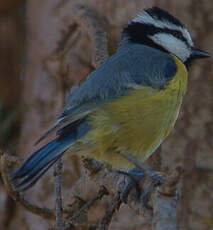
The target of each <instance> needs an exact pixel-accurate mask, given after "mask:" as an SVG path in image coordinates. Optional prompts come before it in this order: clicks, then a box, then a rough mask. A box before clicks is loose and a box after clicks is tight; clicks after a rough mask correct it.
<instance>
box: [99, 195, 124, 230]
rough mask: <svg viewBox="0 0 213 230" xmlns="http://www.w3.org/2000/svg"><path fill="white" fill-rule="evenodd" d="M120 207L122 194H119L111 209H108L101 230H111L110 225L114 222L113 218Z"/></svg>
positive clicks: (111, 204) (110, 206)
mask: <svg viewBox="0 0 213 230" xmlns="http://www.w3.org/2000/svg"><path fill="white" fill-rule="evenodd" d="M120 205H121V200H120V194H119V193H118V194H117V195H116V197H115V199H113V200H112V202H111V203H110V205H109V207H108V208H107V210H106V213H105V215H104V217H103V219H102V220H101V223H100V226H99V230H107V229H108V228H109V224H110V222H111V220H112V217H113V215H114V213H115V212H116V210H118V209H119V208H120Z"/></svg>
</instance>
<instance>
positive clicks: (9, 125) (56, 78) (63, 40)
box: [0, 0, 213, 230]
mask: <svg viewBox="0 0 213 230" xmlns="http://www.w3.org/2000/svg"><path fill="white" fill-rule="evenodd" d="M75 2H76V3H77V2H81V3H83V4H84V3H86V4H87V5H89V6H91V7H92V8H93V9H95V10H97V11H98V12H99V14H100V15H101V16H102V17H104V18H105V20H106V21H107V22H108V24H107V32H108V38H109V42H108V43H109V44H108V45H109V52H110V54H113V53H114V52H115V50H116V48H117V45H118V42H119V39H120V33H121V31H122V28H123V26H124V25H125V24H126V23H128V21H129V20H131V18H132V17H134V16H135V15H136V14H137V13H138V12H139V11H140V10H141V9H142V8H145V7H150V6H159V7H162V8H164V9H165V10H167V11H169V12H171V13H172V14H174V15H175V16H176V17H177V18H179V19H180V20H181V21H182V22H183V23H184V24H185V25H187V27H188V29H189V31H190V32H191V35H192V37H193V40H194V42H195V44H196V46H197V47H199V48H201V49H203V50H205V51H208V52H209V53H210V54H213V45H212V44H213V43H212V41H213V1H212V0H202V1H199V0H187V1H185V0H179V1H175V0H158V1H157V0H131V1H129V0H107V1H105V0H87V1H86V0H85V1H83V0H82V1H78V0H46V1H42V0H36V1H35V0H28V1H24V0H1V1H0V149H3V150H4V151H7V152H10V153H12V154H14V155H17V156H18V157H19V158H20V159H21V161H23V160H24V159H26V157H27V156H29V154H30V153H31V152H32V151H34V150H35V147H33V144H34V143H35V141H36V140H37V139H38V138H39V136H40V135H41V134H43V133H44V131H45V130H47V129H48V128H49V127H50V126H51V125H52V124H53V123H54V121H55V120H56V118H57V117H58V116H59V115H60V112H61V109H62V107H63V103H64V98H65V95H66V94H67V92H68V91H69V90H70V89H71V87H72V86H73V85H76V84H80V83H81V82H82V81H83V80H84V79H85V78H86V77H87V75H88V73H90V72H91V71H92V70H93V66H92V64H91V60H92V48H91V47H92V44H91V40H90V38H89V36H88V34H87V33H86V32H85V31H83V30H82V29H80V28H77V26H76V24H75V23H74V22H73V21H72V17H71V15H70V12H71V9H72V4H73V3H75ZM67 43H70V44H71V45H70V47H71V48H70V49H69V50H68V52H67V53H66V55H65V57H64V56H63V55H62V56H61V52H60V51H61V50H63V49H64V46H65V44H67ZM59 56H60V57H62V58H61V59H60V62H58V59H57V58H58V57H59ZM212 149H213V61H212V59H209V60H201V61H199V62H195V63H194V65H193V66H192V68H191V69H190V74H189V84H188V92H187V95H186V96H185V100H184V104H183V107H182V110H181V113H180V116H179V119H178V121H177V124H176V126H175V129H174V130H173V132H172V133H171V134H170V136H169V138H167V140H166V141H165V142H164V144H163V145H162V157H163V160H162V170H163V171H166V172H167V171H168V170H169V169H171V168H174V167H175V166H176V165H181V166H183V167H184V170H185V174H184V176H183V178H182V182H181V185H180V190H181V194H180V196H181V197H180V207H179V216H180V227H181V229H182V230H184V229H187V230H188V229H193V230H201V229H202V230H210V229H213V205H212V204H213V193H212V191H213V157H212V156H213V155H212ZM65 158H66V160H65V161H66V162H65V161H64V162H65V163H64V171H63V201H64V205H68V204H70V203H71V202H72V198H71V197H72V195H73V194H75V193H77V192H78V191H79V190H78V189H81V191H82V188H83V191H84V193H85V194H83V195H82V196H84V197H83V198H84V199H89V197H91V194H93V192H94V191H96V190H97V187H96V186H95V185H94V184H93V183H92V182H89V183H88V182H87V180H88V179H87V178H86V177H85V183H81V185H78V179H79V178H80V177H81V176H82V174H84V169H83V168H82V166H81V161H80V160H79V159H78V158H77V157H68V156H66V157H65ZM11 170H12V169H11ZM73 185H76V188H74V189H71V187H72V186H73ZM74 187H75V186H74ZM25 196H26V198H27V199H29V200H31V201H33V202H36V203H37V204H38V205H41V206H48V207H51V208H54V177H53V171H51V172H49V173H48V174H47V175H46V176H45V177H44V178H43V179H42V180H41V181H40V182H39V183H38V184H36V186H35V187H33V189H31V190H30V191H28V192H26V194H25ZM107 203H108V200H107V199H105V200H104V201H103V202H102V203H99V204H97V205H96V206H95V207H94V208H93V210H91V212H90V216H89V220H90V222H91V223H97V222H98V220H100V219H101V217H102V216H103V214H104V210H105V208H106V207H107ZM0 224H1V225H0V226H3V229H4V230H19V229H22V230H25V229H30V230H34V229H40V230H43V229H50V228H51V226H52V224H53V223H51V222H50V221H47V220H44V219H42V218H41V217H38V216H36V215H34V214H32V213H29V212H28V211H26V210H24V208H23V207H20V206H19V205H16V204H15V202H14V201H13V200H12V199H11V198H10V197H9V196H8V195H7V192H6V191H5V189H4V186H3V183H2V180H0ZM85 229H86V228H85ZM110 229H145V230H146V229H147V230H148V229H150V226H149V223H147V222H146V220H145V219H143V218H141V217H138V216H136V215H135V214H134V213H133V212H132V211H131V210H130V209H128V208H127V207H126V206H125V205H122V207H121V209H120V211H119V212H118V213H117V214H116V216H115V217H114V219H113V222H112V223H111V225H110Z"/></svg>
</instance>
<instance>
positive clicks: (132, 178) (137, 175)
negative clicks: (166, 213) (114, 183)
mask: <svg viewBox="0 0 213 230" xmlns="http://www.w3.org/2000/svg"><path fill="white" fill-rule="evenodd" d="M117 172H118V173H121V174H124V175H127V176H128V177H129V179H128V181H127V184H126V185H125V187H124V189H123V190H122V192H121V194H120V199H121V201H122V202H124V203H127V198H128V195H129V193H130V191H131V189H132V188H135V191H136V196H137V198H138V199H141V200H143V201H145V200H146V199H147V197H148V195H149V193H150V192H151V190H152V188H153V186H154V185H156V183H157V184H159V183H160V184H163V183H165V181H166V180H165V178H164V177H162V175H161V174H160V173H158V172H155V171H153V170H151V169H149V172H150V173H151V175H149V176H150V177H151V178H152V179H153V180H154V181H153V183H151V184H150V186H148V188H146V189H145V190H144V191H143V192H142V191H141V190H140V186H139V183H140V181H141V179H143V178H145V176H146V174H145V173H144V172H143V171H142V170H141V169H139V168H134V169H132V170H129V171H125V170H118V171H117Z"/></svg>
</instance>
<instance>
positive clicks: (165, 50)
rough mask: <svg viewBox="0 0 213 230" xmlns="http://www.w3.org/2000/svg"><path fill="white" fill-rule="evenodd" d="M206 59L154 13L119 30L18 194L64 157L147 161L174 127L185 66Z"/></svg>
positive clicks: (117, 165) (178, 27)
mask: <svg viewBox="0 0 213 230" xmlns="http://www.w3.org/2000/svg"><path fill="white" fill-rule="evenodd" d="M206 57H209V54H208V53H207V52H204V51H202V50H200V49H197V48H195V46H194V43H193V41H192V39H191V36H190V33H189V31H188V30H187V28H186V27H185V26H184V25H183V24H182V23H181V22H180V21H179V20H178V19H176V18H175V17H173V16H172V15H170V14H169V13H168V12H166V11H164V10H162V9H160V8H157V7H153V8H149V9H145V10H142V12H141V13H140V14H139V15H137V16H136V17H135V18H134V19H133V20H132V21H131V22H130V23H129V24H128V25H127V26H126V27H125V28H124V30H123V33H122V37H121V41H120V45H119V48H118V50H117V52H116V53H115V54H114V55H113V56H111V57H110V58H108V59H107V60H106V61H105V62H104V63H103V64H102V65H101V66H100V67H98V68H97V69H96V70H95V71H94V72H92V73H91V74H90V76H89V77H88V79H87V80H86V81H85V82H84V83H83V84H82V85H81V86H80V87H79V88H78V89H76V90H74V91H73V92H72V93H70V94H69V96H68V97H67V102H66V105H65V107H64V110H63V112H62V114H61V116H60V117H59V119H58V120H57V122H56V123H55V125H54V127H53V128H52V129H50V130H49V131H48V132H47V133H46V134H45V135H44V136H42V138H41V140H43V139H44V138H45V137H46V136H48V135H49V134H52V133H56V137H55V139H54V140H52V141H51V142H49V143H48V144H47V145H45V146H43V147H42V148H40V149H39V150H38V151H36V152H34V153H33V154H32V155H31V156H30V157H29V158H28V159H27V160H26V162H25V163H24V164H23V165H22V166H21V167H20V168H19V169H18V170H17V171H16V172H15V173H14V174H13V175H12V180H13V181H14V182H15V184H16V188H17V190H25V189H28V188H29V187H31V186H32V185H33V184H35V183H36V181H37V180H38V179H39V178H40V177H41V176H42V175H43V174H44V173H45V172H46V171H47V170H48V169H49V168H50V167H51V166H52V165H53V164H54V163H55V162H56V161H57V160H58V159H59V158H60V157H61V156H62V154H63V153H64V152H68V153H69V154H77V155H79V156H86V157H92V158H95V159H97V160H99V161H101V162H104V163H107V164H108V165H110V166H111V167H112V168H113V169H125V170H129V169H132V168H133V167H134V165H133V164H132V162H130V161H128V160H127V159H125V158H123V157H122V156H121V155H119V154H118V153H119V152H128V153H129V154H131V155H132V156H134V157H135V158H136V159H137V160H138V161H141V162H144V161H146V159H147V158H148V157H150V156H151V155H152V153H153V152H154V151H155V150H156V149H157V147H158V146H159V145H160V144H161V143H162V142H163V141H164V140H165V138H166V137H167V136H168V134H169V133H170V131H171V129H172V128H173V127H174V124H175V122H176V120H177V117H178V114H179V110H180V107H181V104H182V100H183V97H184V94H185V92H186V88H187V75H188V68H189V66H190V64H191V62H192V61H193V60H194V59H197V58H206Z"/></svg>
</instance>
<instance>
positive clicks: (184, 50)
mask: <svg viewBox="0 0 213 230" xmlns="http://www.w3.org/2000/svg"><path fill="white" fill-rule="evenodd" d="M149 37H150V38H151V39H152V40H153V41H154V42H155V43H156V44H158V45H160V46H162V47H163V48H164V49H165V50H167V51H168V52H169V53H172V54H174V55H175V56H177V57H179V58H180V59H181V60H182V61H183V62H185V61H186V60H187V59H188V58H189V57H190V54H191V50H190V48H189V47H188V46H187V45H186V44H185V42H184V41H182V40H180V39H178V38H176V37H174V36H173V35H172V34H166V33H157V34H155V35H153V36H149Z"/></svg>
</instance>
